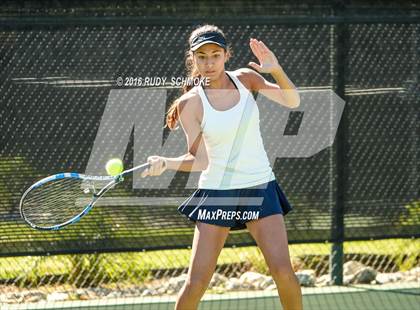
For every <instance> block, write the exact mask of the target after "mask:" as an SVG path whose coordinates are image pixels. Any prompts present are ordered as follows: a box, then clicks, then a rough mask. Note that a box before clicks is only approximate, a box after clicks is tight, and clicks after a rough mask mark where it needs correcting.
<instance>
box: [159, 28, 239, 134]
mask: <svg viewBox="0 0 420 310" xmlns="http://www.w3.org/2000/svg"><path fill="white" fill-rule="evenodd" d="M206 32H217V33H219V34H221V35H222V36H223V37H224V38H225V34H224V33H223V31H222V30H221V29H219V27H217V26H215V25H208V24H206V25H203V26H199V27H198V28H196V29H194V30H193V32H191V34H190V36H189V38H188V45H189V46H190V45H191V41H192V40H193V38H195V37H196V36H198V35H200V34H203V33H206ZM226 52H227V53H228V57H230V56H231V55H232V48H231V47H230V46H228V47H227V50H226ZM185 68H186V72H187V78H189V79H193V78H197V77H198V78H200V77H201V75H200V72H199V71H198V69H197V68H196V66H195V65H194V59H193V52H192V51H191V50H190V49H188V50H187V51H186V52H185ZM193 87H194V85H192V83H185V84H184V86H183V87H182V94H185V93H187V92H188V91H190V90H191V88H193ZM178 99H179V98H178ZM178 99H176V100H175V101H174V102H173V103H172V104H171V106H170V107H169V109H168V112H167V113H166V126H167V127H169V129H171V130H174V129H176V128H175V126H176V123H177V121H178V118H179V111H178V109H179V100H178Z"/></svg>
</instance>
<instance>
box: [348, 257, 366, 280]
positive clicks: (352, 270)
mask: <svg viewBox="0 0 420 310" xmlns="http://www.w3.org/2000/svg"><path fill="white" fill-rule="evenodd" d="M364 267H365V265H363V264H362V263H359V262H356V261H353V260H351V261H348V262H346V263H344V265H343V275H344V276H354V275H356V274H357V273H358V272H359V271H360V270H361V269H362V268H364Z"/></svg>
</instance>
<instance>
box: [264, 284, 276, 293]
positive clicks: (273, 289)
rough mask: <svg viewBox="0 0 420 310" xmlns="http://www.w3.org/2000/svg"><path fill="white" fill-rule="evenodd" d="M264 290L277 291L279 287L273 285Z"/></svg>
mask: <svg viewBox="0 0 420 310" xmlns="http://www.w3.org/2000/svg"><path fill="white" fill-rule="evenodd" d="M264 290H265V291H276V290H277V286H276V285H275V284H271V285H269V286H267V287H266V288H265V289H264Z"/></svg>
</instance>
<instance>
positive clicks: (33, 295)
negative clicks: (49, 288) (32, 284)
mask: <svg viewBox="0 0 420 310" xmlns="http://www.w3.org/2000/svg"><path fill="white" fill-rule="evenodd" d="M46 297H47V295H46V294H44V293H42V292H36V291H35V292H28V293H25V294H23V302H38V301H41V300H45V299H46Z"/></svg>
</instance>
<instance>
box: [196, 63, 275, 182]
mask: <svg viewBox="0 0 420 310" xmlns="http://www.w3.org/2000/svg"><path fill="white" fill-rule="evenodd" d="M226 73H227V74H228V76H229V77H230V78H231V80H232V81H233V83H234V84H235V85H236V88H237V89H238V91H239V93H240V99H239V102H238V103H236V105H234V106H233V107H232V108H230V109H228V110H225V111H219V110H216V109H214V108H213V106H212V105H211V104H210V102H209V101H208V99H207V95H206V94H205V92H204V89H203V87H202V86H201V85H200V86H197V88H198V93H199V95H200V98H201V102H202V104H203V120H202V122H201V130H202V137H203V140H204V143H205V145H206V150H207V156H208V160H209V164H208V167H207V169H206V170H204V171H202V173H201V175H200V179H199V181H198V188H202V189H238V188H245V187H250V186H255V185H259V184H263V183H266V182H269V181H272V180H274V179H275V175H274V173H273V171H272V169H271V166H270V162H269V160H268V157H267V153H266V151H265V149H264V145H263V140H262V137H261V132H260V116H259V110H258V106H257V104H256V102H255V100H254V97H253V96H252V94H251V92H250V91H249V90H248V89H247V88H246V87H245V86H244V85H243V84H242V83H241V81H240V80H239V79H238V78H237V77H236V76H235V75H234V73H233V72H229V71H226Z"/></svg>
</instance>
